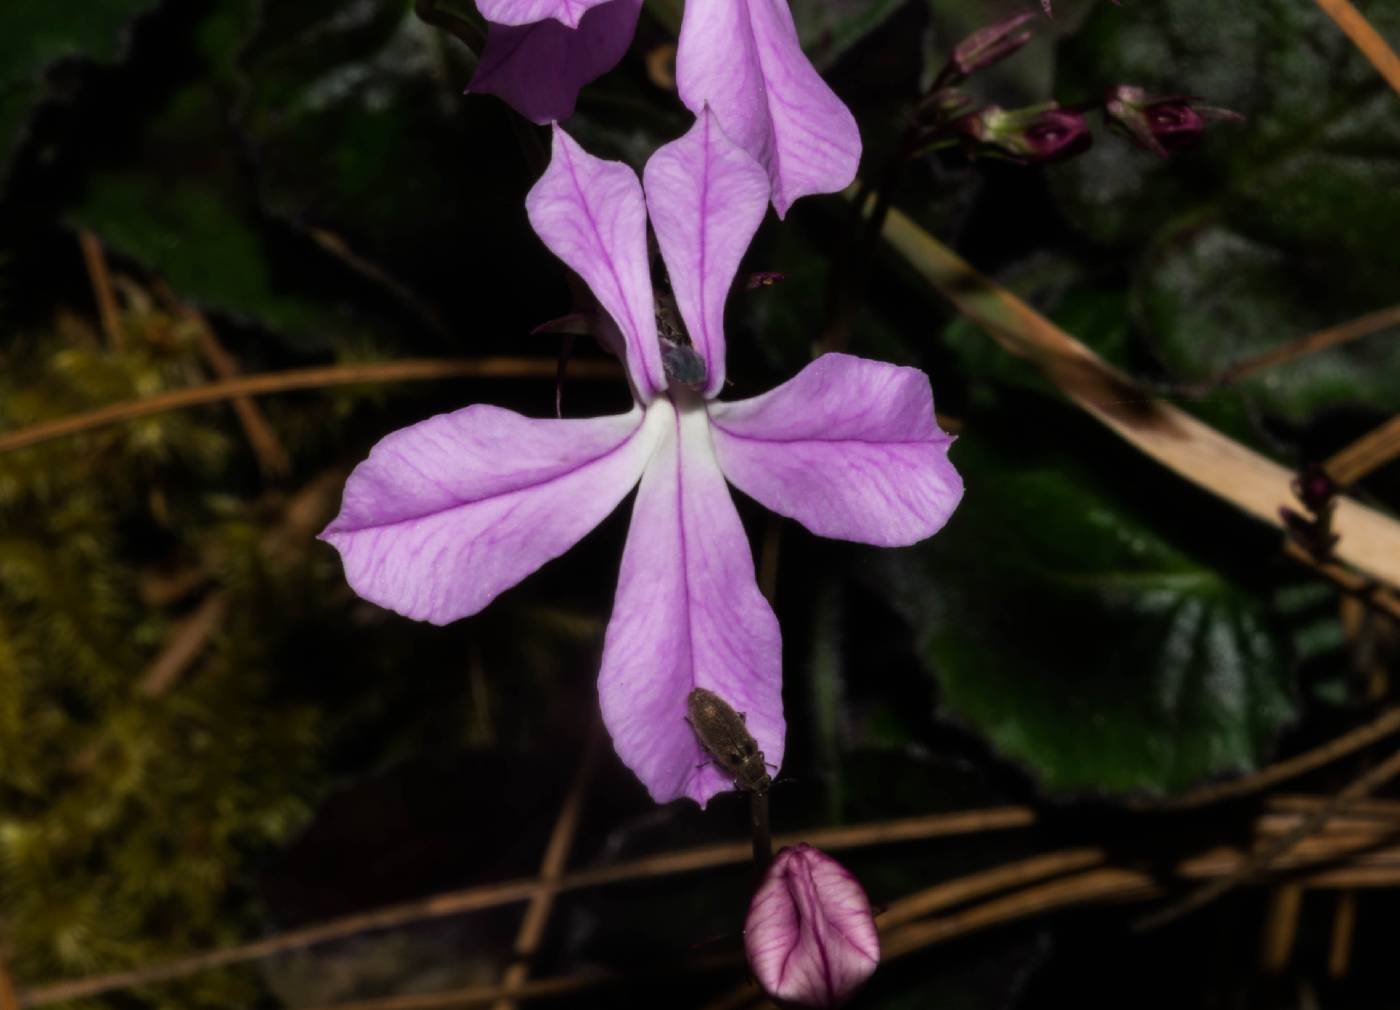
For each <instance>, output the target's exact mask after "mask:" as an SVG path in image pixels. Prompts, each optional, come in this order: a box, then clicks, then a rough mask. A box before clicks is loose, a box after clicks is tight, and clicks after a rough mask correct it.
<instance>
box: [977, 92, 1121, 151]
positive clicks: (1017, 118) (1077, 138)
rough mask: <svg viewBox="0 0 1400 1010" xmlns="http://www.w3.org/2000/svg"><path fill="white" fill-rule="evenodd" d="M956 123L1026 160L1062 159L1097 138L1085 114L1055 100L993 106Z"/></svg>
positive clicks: (987, 143) (989, 144) (981, 140)
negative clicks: (1018, 106)
mask: <svg viewBox="0 0 1400 1010" xmlns="http://www.w3.org/2000/svg"><path fill="white" fill-rule="evenodd" d="M953 125H954V126H955V127H956V128H957V129H959V130H960V131H962V132H963V133H964V134H966V135H967V136H969V137H971V138H972V139H973V140H976V141H977V142H979V143H980V144H983V145H985V146H986V147H990V148H994V149H996V150H998V151H1000V152H1002V153H1003V154H1006V155H1009V156H1011V157H1012V158H1015V159H1016V160H1018V161H1023V162H1049V161H1059V160H1062V159H1064V158H1068V157H1070V156H1072V155H1075V154H1078V153H1080V152H1081V151H1083V150H1085V149H1086V148H1087V147H1088V146H1089V145H1090V144H1092V143H1093V141H1094V138H1093V134H1091V133H1090V132H1089V126H1088V124H1087V123H1085V122H1084V117H1083V116H1082V115H1081V114H1079V113H1078V112H1074V111H1072V110H1070V109H1062V108H1060V107H1059V105H1058V104H1056V103H1055V102H1049V103H1047V104H1045V105H1033V106H1030V107H1028V108H1025V109H1011V110H1009V111H1008V110H1007V109H1003V108H1002V107H1001V106H1000V105H989V106H987V107H986V108H984V109H980V110H979V111H977V112H975V113H973V114H972V115H970V116H964V117H963V118H962V119H959V120H958V121H957V122H956V123H954V124H953Z"/></svg>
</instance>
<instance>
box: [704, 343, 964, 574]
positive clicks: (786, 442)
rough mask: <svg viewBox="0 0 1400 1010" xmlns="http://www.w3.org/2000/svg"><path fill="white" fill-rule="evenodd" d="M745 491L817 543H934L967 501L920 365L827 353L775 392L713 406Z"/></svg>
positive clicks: (723, 453) (725, 457)
mask: <svg viewBox="0 0 1400 1010" xmlns="http://www.w3.org/2000/svg"><path fill="white" fill-rule="evenodd" d="M710 416H711V418H712V419H713V423H714V442H715V454H716V455H717V456H718V458H719V463H720V467H721V468H722V469H723V470H724V475H725V476H726V477H728V478H729V479H730V480H731V481H732V482H733V483H734V485H735V486H736V487H738V488H739V489H740V490H742V491H743V492H744V493H745V494H747V495H749V496H750V497H752V498H755V499H757V500H758V501H759V502H761V503H763V504H764V505H765V506H767V507H768V508H770V509H772V510H773V511H774V512H777V513H779V514H781V515H785V516H788V517H790V518H793V519H796V520H797V521H798V522H800V523H801V524H802V525H803V526H806V527H807V528H808V529H809V530H811V531H812V532H813V533H816V534H817V535H818V536H824V537H835V538H838V539H841V540H857V541H860V542H862V543H870V544H878V545H880V546H884V547H899V546H905V545H908V544H912V543H916V542H917V541H919V540H922V539H924V538H925V537H928V536H932V535H933V534H934V533H936V532H938V530H939V529H941V528H942V526H943V524H944V523H945V522H947V520H948V517H949V516H950V515H952V512H953V509H954V508H956V507H957V504H958V502H959V501H960V500H961V498H962V490H963V486H962V478H961V477H960V476H959V475H958V472H957V470H955V469H954V468H953V464H952V463H951V462H950V461H949V460H948V447H949V446H950V445H951V444H952V441H953V439H952V437H951V436H950V435H947V434H946V433H944V432H943V431H942V430H941V429H940V428H939V427H938V420H937V418H936V417H935V416H934V412H933V392H932V390H931V389H930V388H929V381H928V376H926V375H924V373H923V372H921V371H919V370H918V369H917V368H904V367H901V366H898V365H890V364H887V363H885V362H882V361H870V360H867V359H865V358H856V357H852V356H851V355H849V354H825V355H822V356H821V357H820V358H818V359H817V360H816V361H814V362H812V363H811V364H810V365H808V366H807V367H806V368H804V369H803V370H802V371H801V372H799V373H798V374H797V375H796V376H794V377H793V378H792V379H789V380H788V381H787V382H785V383H783V384H782V385H781V386H779V387H777V388H776V389H773V390H770V391H769V392H767V393H764V394H763V395H762V396H756V397H754V398H753V399H750V400H739V401H737V402H734V403H712V404H710Z"/></svg>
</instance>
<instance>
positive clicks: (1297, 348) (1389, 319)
mask: <svg viewBox="0 0 1400 1010" xmlns="http://www.w3.org/2000/svg"><path fill="white" fill-rule="evenodd" d="M1392 326H1400V305H1393V306H1391V307H1390V308H1388V309H1381V310H1379V311H1377V312H1369V313H1367V314H1366V315H1364V316H1359V317H1358V318H1356V319H1351V320H1348V321H1347V322H1345V323H1340V324H1338V325H1336V326H1329V327H1327V328H1326V329H1322V330H1317V331H1315V332H1313V333H1309V334H1307V335H1306V336H1302V337H1299V338H1298V339H1297V340H1290V341H1288V342H1287V343H1285V344H1280V345H1279V346H1278V347H1273V348H1270V349H1269V350H1267V351H1264V352H1263V353H1262V354H1256V355H1254V356H1253V357H1249V358H1243V359H1241V360H1239V361H1236V362H1234V363H1233V364H1231V365H1229V366H1227V367H1226V368H1225V369H1224V370H1223V371H1222V372H1221V373H1220V375H1219V376H1218V377H1217V378H1216V380H1215V383H1214V384H1215V385H1229V384H1231V383H1235V382H1239V381H1241V380H1242V379H1246V378H1248V377H1249V376H1251V375H1255V374H1257V373H1258V372H1262V371H1264V370H1265V369H1267V368H1273V367H1274V366H1275V365H1282V364H1284V363H1286V362H1289V361H1295V360H1297V359H1298V358H1301V357H1305V356H1306V355H1309V354H1314V353H1316V352H1318V351H1322V350H1326V349H1327V348H1329V347H1336V346H1337V345H1338V344H1345V343H1348V342H1349V341H1352V340H1357V339H1359V338H1361V337H1368V336H1370V335H1371V334H1372V333H1378V332H1379V331H1381V330H1385V329H1389V328H1390V327H1392Z"/></svg>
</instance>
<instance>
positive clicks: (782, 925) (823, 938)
mask: <svg viewBox="0 0 1400 1010" xmlns="http://www.w3.org/2000/svg"><path fill="white" fill-rule="evenodd" d="M744 948H745V950H746V951H747V952H748V956H749V968H750V969H751V970H752V971H753V974H754V978H755V979H757V980H758V984H759V985H761V986H762V987H763V989H764V991H765V992H767V993H768V995H769V996H771V997H772V998H773V999H775V1000H777V1001H778V1002H780V1003H783V1004H787V1005H795V1006H804V1007H835V1006H840V1005H841V1004H842V1003H844V1002H846V1000H848V999H849V998H850V997H851V994H852V993H853V992H855V990H856V989H857V988H858V987H859V986H860V985H861V984H862V983H863V982H864V981H865V980H866V979H868V978H869V977H870V975H871V973H872V972H874V971H875V966H876V965H878V964H879V963H880V937H879V934H878V933H877V932H876V930H875V918H874V916H873V915H872V914H871V912H870V901H869V899H868V898H866V896H865V890H864V889H863V888H862V887H861V886H860V882H859V881H858V880H856V878H855V877H853V876H851V874H850V873H849V872H848V871H847V870H846V869H845V867H843V866H842V865H841V864H840V863H838V862H837V861H836V860H834V859H832V858H831V857H830V856H828V855H827V854H826V853H824V852H820V851H818V850H817V849H814V848H812V847H811V846H810V845H796V846H793V847H792V848H790V849H783V850H782V851H781V852H779V853H778V855H777V858H775V859H774V860H773V863H772V865H771V866H769V867H768V872H767V873H765V874H764V876H763V881H762V883H760V884H759V885H758V890H757V891H756V892H755V893H754V896H753V900H752V901H750V902H749V917H748V920H747V921H746V922H745V923H744Z"/></svg>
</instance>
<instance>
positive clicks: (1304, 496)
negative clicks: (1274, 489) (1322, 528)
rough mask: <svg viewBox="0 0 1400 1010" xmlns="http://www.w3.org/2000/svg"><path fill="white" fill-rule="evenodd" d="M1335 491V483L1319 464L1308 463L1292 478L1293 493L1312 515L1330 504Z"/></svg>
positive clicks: (1325, 469) (1335, 494)
mask: <svg viewBox="0 0 1400 1010" xmlns="http://www.w3.org/2000/svg"><path fill="white" fill-rule="evenodd" d="M1337 491H1338V488H1337V482H1336V481H1334V480H1333V479H1332V475H1331V474H1329V473H1328V472H1327V468H1326V467H1324V466H1323V465H1322V464H1321V463H1308V464H1307V465H1305V466H1304V467H1303V469H1302V470H1300V471H1299V472H1298V476H1296V477H1294V478H1293V493H1294V494H1295V495H1297V496H1298V500H1299V501H1300V502H1302V503H1303V504H1304V505H1305V506H1307V509H1308V511H1309V512H1311V513H1313V514H1314V515H1317V514H1320V513H1321V512H1323V511H1324V510H1325V509H1326V508H1327V507H1328V506H1329V505H1331V504H1332V500H1333V499H1334V498H1336V497H1337Z"/></svg>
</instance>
